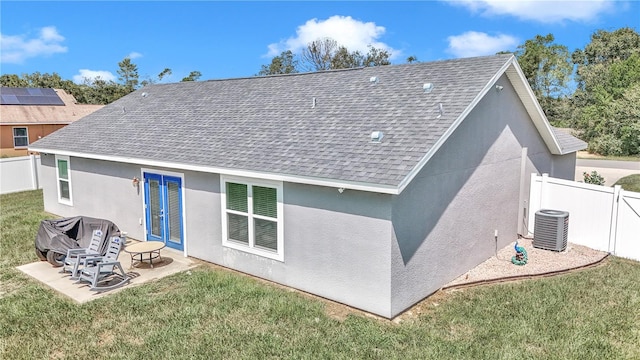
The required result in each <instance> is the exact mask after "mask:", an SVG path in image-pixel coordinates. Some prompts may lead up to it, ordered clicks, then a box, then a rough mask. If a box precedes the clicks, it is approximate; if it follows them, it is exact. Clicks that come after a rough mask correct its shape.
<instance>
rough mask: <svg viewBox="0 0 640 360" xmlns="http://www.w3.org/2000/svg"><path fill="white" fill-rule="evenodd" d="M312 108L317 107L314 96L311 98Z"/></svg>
mask: <svg viewBox="0 0 640 360" xmlns="http://www.w3.org/2000/svg"><path fill="white" fill-rule="evenodd" d="M311 108H312V109H315V108H316V98H313V99H312V100H311Z"/></svg>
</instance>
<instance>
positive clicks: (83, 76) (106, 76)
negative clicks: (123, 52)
mask: <svg viewBox="0 0 640 360" xmlns="http://www.w3.org/2000/svg"><path fill="white" fill-rule="evenodd" d="M97 78H100V79H101V80H104V81H116V77H115V76H114V75H113V74H112V73H111V72H109V71H105V70H89V69H80V73H79V74H77V75H73V82H74V83H76V84H82V83H84V82H85V81H89V82H93V81H94V80H96V79H97Z"/></svg>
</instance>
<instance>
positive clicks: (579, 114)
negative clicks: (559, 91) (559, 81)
mask: <svg viewBox="0 0 640 360" xmlns="http://www.w3.org/2000/svg"><path fill="white" fill-rule="evenodd" d="M572 58H573V62H574V63H575V64H576V65H577V77H576V79H577V82H578V87H577V89H576V92H575V94H574V96H573V116H572V117H571V121H570V123H571V125H572V126H573V127H574V128H576V129H577V130H579V131H580V137H581V138H582V139H583V140H585V141H587V142H588V143H589V151H591V152H595V153H599V154H603V155H638V154H640V120H638V119H640V117H639V116H640V109H638V105H637V102H638V101H640V95H639V93H640V34H638V33H637V32H635V31H634V30H632V29H630V28H621V29H618V30H615V31H612V32H609V31H605V30H597V31H596V32H595V33H594V34H593V35H592V36H591V42H590V43H589V44H587V45H586V46H585V48H584V49H579V50H576V51H575V52H574V53H573V56H572Z"/></svg>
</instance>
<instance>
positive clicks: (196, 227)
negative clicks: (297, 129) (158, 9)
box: [42, 155, 392, 316]
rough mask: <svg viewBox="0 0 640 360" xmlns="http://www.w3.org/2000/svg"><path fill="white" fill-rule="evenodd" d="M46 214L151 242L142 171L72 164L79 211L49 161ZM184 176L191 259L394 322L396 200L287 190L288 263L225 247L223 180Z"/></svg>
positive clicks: (107, 164)
mask: <svg viewBox="0 0 640 360" xmlns="http://www.w3.org/2000/svg"><path fill="white" fill-rule="evenodd" d="M42 164H43V165H44V166H43V189H44V202H45V210H46V211H48V212H51V213H53V214H56V215H60V216H76V215H85V216H92V217H99V218H106V219H109V220H111V221H113V222H114V223H116V224H117V225H118V226H119V227H120V229H121V230H123V231H127V232H128V235H129V237H131V238H133V239H138V240H144V239H145V232H144V221H143V218H144V207H143V197H144V194H143V191H144V190H143V186H142V183H141V185H140V187H134V186H133V185H132V178H133V177H134V176H136V177H138V178H141V167H140V166H139V165H133V164H119V163H115V162H109V161H98V160H90V159H83V158H75V157H72V158H71V159H70V174H71V181H72V196H73V206H68V205H63V204H60V203H58V199H57V188H56V170H55V161H54V156H53V155H43V160H42ZM145 169H149V170H153V171H154V172H158V173H173V174H175V173H180V174H182V176H183V178H184V182H183V187H184V198H183V206H184V211H185V218H186V222H185V224H184V228H185V235H186V239H185V248H186V252H187V255H189V256H193V257H196V258H199V259H202V260H206V261H210V262H212V263H215V264H219V265H222V266H225V267H229V268H233V269H235V270H238V271H241V272H245V273H248V274H252V275H255V276H258V277H261V278H264V279H267V280H271V281H275V282H278V283H281V284H284V285H287V286H291V287H294V288H297V289H300V290H303V291H306V292H310V293H313V294H316V295H319V296H321V297H325V298H328V299H331V300H335V301H338V302H342V303H345V304H349V305H351V306H354V307H357V308H360V309H363V310H365V311H369V312H372V313H376V314H379V315H383V316H390V301H391V300H390V284H389V280H390V279H389V274H390V268H391V259H390V258H389V249H390V247H391V244H390V239H391V233H392V229H391V205H390V203H391V202H390V199H391V197H390V195H383V194H375V193H368V192H361V191H349V190H346V191H344V192H343V193H339V192H338V191H337V189H331V188H323V187H318V186H311V185H300V184H290V183H285V184H284V186H283V195H284V197H283V200H284V206H283V212H284V253H285V259H284V262H280V261H277V260H271V259H267V258H264V257H261V256H258V255H254V254H250V253H246V252H243V251H239V250H236V249H232V248H228V247H225V246H223V245H222V228H221V216H222V215H221V204H220V199H221V197H220V176H219V175H218V174H210V173H199V172H192V171H179V170H172V169H153V168H148V167H145Z"/></svg>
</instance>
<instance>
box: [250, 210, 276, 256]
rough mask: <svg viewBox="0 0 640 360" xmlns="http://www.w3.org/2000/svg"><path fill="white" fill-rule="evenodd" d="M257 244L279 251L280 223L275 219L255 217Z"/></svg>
mask: <svg viewBox="0 0 640 360" xmlns="http://www.w3.org/2000/svg"><path fill="white" fill-rule="evenodd" d="M253 223H254V236H255V240H256V246H257V247H261V248H266V249H269V250H274V251H278V224H277V223H276V222H275V221H269V220H262V219H256V218H254V219H253Z"/></svg>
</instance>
